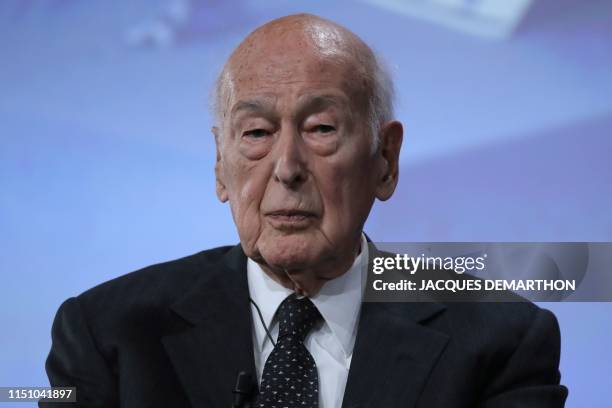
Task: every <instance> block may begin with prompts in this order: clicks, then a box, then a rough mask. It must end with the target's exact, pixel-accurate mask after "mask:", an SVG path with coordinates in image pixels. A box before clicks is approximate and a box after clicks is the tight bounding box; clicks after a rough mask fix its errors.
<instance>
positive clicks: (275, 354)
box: [255, 293, 321, 408]
mask: <svg viewBox="0 0 612 408" xmlns="http://www.w3.org/2000/svg"><path fill="white" fill-rule="evenodd" d="M276 317H277V319H278V339H277V341H276V346H275V347H274V350H272V352H271V353H270V356H269V357H268V360H266V364H265V366H264V370H263V374H262V376H261V386H260V388H259V396H258V397H257V403H256V404H255V407H260V408H296V407H299V408H316V407H318V406H319V376H318V373H317V366H316V364H315V361H314V359H313V358H312V355H311V354H310V352H309V351H308V350H307V349H306V347H305V346H304V339H305V338H306V335H307V334H308V333H309V332H310V330H311V329H312V328H313V327H314V325H315V324H316V323H317V322H318V321H319V320H321V314H320V313H319V311H318V310H317V308H316V306H315V305H314V304H313V303H312V301H311V300H310V299H308V298H306V297H304V298H302V299H298V298H297V296H296V295H295V293H294V294H292V295H289V296H288V297H287V298H286V299H285V300H284V301H283V303H281V304H280V306H279V307H278V310H277V312H276Z"/></svg>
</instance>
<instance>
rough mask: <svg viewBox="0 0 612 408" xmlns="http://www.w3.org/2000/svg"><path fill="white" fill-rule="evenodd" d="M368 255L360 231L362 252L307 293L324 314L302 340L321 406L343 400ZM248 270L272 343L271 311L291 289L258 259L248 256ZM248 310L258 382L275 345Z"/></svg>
mask: <svg viewBox="0 0 612 408" xmlns="http://www.w3.org/2000/svg"><path fill="white" fill-rule="evenodd" d="M367 260H368V245H367V241H366V239H365V236H364V235H363V234H362V235H361V251H360V253H359V255H358V256H357V257H356V258H355V261H354V262H353V265H352V266H351V268H350V269H349V270H348V271H347V272H346V273H344V274H342V275H341V276H339V277H337V278H335V279H333V280H331V281H329V282H326V283H325V284H324V285H323V287H322V288H321V290H320V291H319V293H317V294H316V295H315V296H313V297H311V298H310V300H312V302H313V303H314V305H315V306H316V307H317V309H318V310H319V312H320V313H321V316H323V322H321V323H320V324H318V325H317V326H315V327H314V328H313V329H312V331H311V332H310V333H309V334H308V335H307V336H306V339H305V340H304V345H305V346H306V348H307V349H308V351H309V352H310V354H312V357H313V358H314V360H315V363H316V364H317V371H318V374H319V407H320V408H336V407H340V406H341V405H342V398H343V397H344V389H345V387H346V380H347V377H348V371H349V367H350V365H351V358H352V356H353V347H354V345H355V337H356V334H357V323H358V321H359V310H360V306H361V300H362V297H363V286H364V283H363V282H364V277H365V272H366V267H367ZM247 275H248V283H249V293H250V296H251V299H252V300H253V301H254V302H255V303H256V304H257V306H259V310H260V311H261V314H262V316H263V320H264V322H265V324H266V325H267V326H268V329H269V331H270V334H271V335H272V338H273V339H274V341H275V342H276V339H277V337H278V322H277V321H276V319H274V314H275V313H276V309H278V306H279V305H280V304H281V302H282V301H283V300H285V298H286V297H287V296H289V295H290V294H292V293H293V291H292V290H291V289H287V288H285V287H284V286H282V285H281V284H279V283H277V282H276V281H274V280H273V279H272V278H270V277H269V276H268V275H267V274H266V273H265V272H264V271H263V270H262V269H261V267H260V266H259V264H257V263H256V262H255V261H253V260H251V259H250V258H249V259H248V261H247ZM251 313H252V316H253V326H254V327H253V345H254V354H255V368H256V370H257V381H258V383H259V382H261V375H262V372H263V369H264V365H265V363H266V360H267V359H268V356H269V355H270V353H271V352H272V350H273V348H274V345H273V344H272V342H271V341H270V339H269V338H268V336H267V334H266V330H265V328H264V327H263V325H262V322H261V319H260V317H259V314H258V312H257V309H256V308H255V306H253V305H252V304H251Z"/></svg>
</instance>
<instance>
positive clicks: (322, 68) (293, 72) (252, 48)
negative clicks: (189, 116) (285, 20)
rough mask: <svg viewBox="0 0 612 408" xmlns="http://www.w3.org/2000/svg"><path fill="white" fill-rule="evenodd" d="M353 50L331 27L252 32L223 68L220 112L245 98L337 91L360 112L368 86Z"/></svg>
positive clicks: (363, 70) (292, 95)
mask: <svg viewBox="0 0 612 408" xmlns="http://www.w3.org/2000/svg"><path fill="white" fill-rule="evenodd" d="M353 48H354V47H353ZM353 48H352V45H351V44H350V43H348V41H347V40H346V38H343V37H342V35H341V33H339V32H338V31H337V30H336V29H334V28H333V27H332V28H329V27H323V28H320V27H317V26H316V25H313V26H308V27H307V28H305V29H300V30H293V31H291V30H289V31H287V30H286V27H281V28H280V29H277V30H272V31H268V32H265V33H257V32H255V33H254V34H252V35H251V36H250V37H249V38H247V39H246V40H245V41H244V42H243V44H241V45H240V46H239V47H238V49H236V51H235V52H234V54H233V55H232V56H231V57H230V60H229V61H228V64H227V65H226V69H225V73H224V76H225V78H223V84H222V85H223V88H224V89H223V93H224V98H223V99H224V101H223V102H224V104H225V108H226V109H227V108H231V105H232V104H234V103H236V102H237V101H238V100H240V99H241V98H242V97H244V96H249V97H253V96H257V95H258V94H265V95H274V94H275V93H276V94H278V95H280V96H287V95H290V97H298V96H300V95H301V94H304V93H316V92H317V91H320V92H328V91H330V90H337V91H338V92H341V93H344V94H345V95H346V97H347V99H348V100H350V101H351V102H353V103H354V104H355V106H354V108H355V109H360V108H361V107H363V105H364V104H363V103H362V102H363V100H364V98H367V95H368V92H369V86H370V84H369V83H368V80H367V67H366V64H365V63H364V61H361V59H360V58H359V56H358V54H357V53H356V52H355V50H354V49H353Z"/></svg>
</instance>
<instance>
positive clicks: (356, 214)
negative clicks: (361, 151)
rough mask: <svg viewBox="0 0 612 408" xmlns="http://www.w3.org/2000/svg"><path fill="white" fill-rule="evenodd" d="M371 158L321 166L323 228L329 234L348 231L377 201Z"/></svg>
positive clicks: (363, 217) (320, 184) (358, 222)
mask: <svg viewBox="0 0 612 408" xmlns="http://www.w3.org/2000/svg"><path fill="white" fill-rule="evenodd" d="M353 157H354V156H353ZM370 161H371V160H367V159H366V160H363V159H362V160H359V159H355V158H353V159H352V160H349V159H346V160H339V161H336V162H331V163H327V164H326V165H321V166H319V169H318V170H319V174H318V176H319V177H318V179H319V180H320V183H319V190H320V192H321V196H322V198H323V203H324V208H325V216H324V219H323V224H322V228H323V229H324V230H326V231H327V232H328V233H329V234H332V235H333V234H341V233H346V232H347V231H348V230H353V229H354V228H356V227H357V226H361V224H362V223H363V222H364V221H365V218H366V217H367V215H368V213H369V211H370V208H371V206H372V203H373V201H374V189H375V188H374V187H375V186H374V183H373V179H372V174H373V173H372V171H371V170H369V169H368V167H369V162H370ZM355 163H362V166H355Z"/></svg>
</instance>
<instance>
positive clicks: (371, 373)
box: [342, 244, 449, 408]
mask: <svg viewBox="0 0 612 408" xmlns="http://www.w3.org/2000/svg"><path fill="white" fill-rule="evenodd" d="M369 248H370V261H371V259H372V258H373V257H374V256H377V254H380V253H379V251H378V250H377V249H376V248H375V247H374V246H373V245H372V244H370V245H369ZM370 270H371V267H370V268H369V269H368V271H370ZM444 309H445V306H444V305H442V304H440V303H436V302H423V301H421V302H410V303H406V302H401V303H373V302H370V303H363V304H362V308H361V315H360V318H359V325H358V330H357V339H356V341H355V348H354V350H353V358H352V361H351V367H350V370H349V375H348V380H347V384H346V390H345V393H344V400H343V403H342V408H357V407H363V408H365V407H372V408H383V407H390V408H391V407H392V408H398V407H402V408H404V407H410V408H412V407H414V406H415V405H416V403H417V401H418V398H419V396H420V394H421V392H422V390H423V387H424V386H425V384H426V382H427V378H428V377H429V375H430V373H431V370H432V368H433V367H434V365H435V363H436V361H437V359H438V357H439V356H440V354H441V353H442V351H443V350H444V348H445V346H446V344H447V342H448V339H449V338H448V336H447V335H446V334H444V333H440V332H438V331H435V330H433V329H430V328H428V327H426V326H425V324H424V322H425V321H426V320H429V319H432V318H434V317H435V316H436V315H438V314H440V313H442V312H443V311H444Z"/></svg>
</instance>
